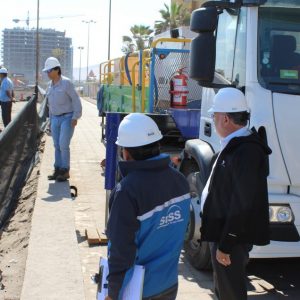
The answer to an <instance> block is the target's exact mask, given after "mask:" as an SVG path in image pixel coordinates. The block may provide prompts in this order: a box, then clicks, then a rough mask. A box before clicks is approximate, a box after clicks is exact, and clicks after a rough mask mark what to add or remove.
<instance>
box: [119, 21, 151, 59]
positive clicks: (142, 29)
mask: <svg viewBox="0 0 300 300" xmlns="http://www.w3.org/2000/svg"><path fill="white" fill-rule="evenodd" d="M130 32H131V34H132V36H127V35H124V36H123V37H122V40H123V47H122V52H124V53H129V52H133V51H134V50H144V49H147V48H150V43H151V40H152V37H151V34H152V33H153V29H151V28H150V26H144V25H133V26H132V27H130Z"/></svg>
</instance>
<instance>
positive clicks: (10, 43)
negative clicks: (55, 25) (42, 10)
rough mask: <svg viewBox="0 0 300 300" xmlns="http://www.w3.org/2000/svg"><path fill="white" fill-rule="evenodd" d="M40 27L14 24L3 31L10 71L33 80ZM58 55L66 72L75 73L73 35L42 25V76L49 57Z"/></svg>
mask: <svg viewBox="0 0 300 300" xmlns="http://www.w3.org/2000/svg"><path fill="white" fill-rule="evenodd" d="M36 53H37V46H36V30H35V29H24V28H13V29H4V30H3V33H2V61H3V65H4V66H5V67H6V68H7V69H8V71H9V73H10V74H22V75H23V76H24V77H23V78H25V79H26V81H28V82H29V83H34V82H35V77H36ZM49 56H54V57H56V58H58V59H59V61H60V63H61V68H62V73H63V75H65V76H67V77H69V78H71V79H72V77H73V48H72V39H71V38H68V37H66V34H65V32H61V31H56V30H54V29H39V72H40V73H39V76H40V79H41V78H42V77H43V78H44V79H47V78H45V76H44V75H43V74H42V69H43V66H44V62H45V60H46V59H47V58H48V57H49Z"/></svg>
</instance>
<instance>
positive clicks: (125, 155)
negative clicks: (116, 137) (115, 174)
mask: <svg viewBox="0 0 300 300" xmlns="http://www.w3.org/2000/svg"><path fill="white" fill-rule="evenodd" d="M122 151H123V159H124V160H126V161H127V160H133V158H132V156H131V155H130V153H129V152H128V151H127V150H126V148H123V149H122Z"/></svg>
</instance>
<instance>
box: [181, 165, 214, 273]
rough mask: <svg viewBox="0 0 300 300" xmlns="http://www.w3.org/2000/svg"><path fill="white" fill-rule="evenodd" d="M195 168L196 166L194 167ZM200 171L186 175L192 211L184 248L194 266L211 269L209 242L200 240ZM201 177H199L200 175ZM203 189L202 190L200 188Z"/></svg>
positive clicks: (200, 268) (201, 186)
mask: <svg viewBox="0 0 300 300" xmlns="http://www.w3.org/2000/svg"><path fill="white" fill-rule="evenodd" d="M193 169H194V168H193ZM198 173H199V172H195V171H192V172H191V173H189V174H188V175H187V176H186V177H187V180H188V183H189V185H190V193H191V197H192V201H191V213H190V222H189V225H188V229H187V233H186V238H185V242H184V250H185V254H186V256H187V259H188V260H189V262H190V263H191V264H192V266H193V267H194V268H196V269H198V270H210V269H211V268H212V265H211V258H210V250H209V244H208V242H200V238H201V236H200V226H201V224H200V223H199V222H200V217H199V213H200V198H199V197H200V196H201V193H202V189H203V184H202V185H199V184H196V180H197V174H198ZM198 178H199V177H198ZM200 189H201V190H200Z"/></svg>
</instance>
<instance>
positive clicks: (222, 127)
mask: <svg viewBox="0 0 300 300" xmlns="http://www.w3.org/2000/svg"><path fill="white" fill-rule="evenodd" d="M208 112H209V113H211V114H212V117H213V119H214V123H215V128H216V131H217V133H218V134H219V136H220V137H221V138H225V137H226V136H228V135H229V134H230V133H231V132H234V131H235V130H237V129H239V128H241V127H245V126H246V125H247V121H248V120H249V116H250V113H249V112H250V110H249V107H248V105H247V101H246V97H245V95H244V94H243V93H242V92H241V91H240V90H238V89H236V88H231V87H228V88H223V89H221V90H220V91H219V92H218V93H217V94H216V95H215V97H214V101H213V106H212V107H211V108H210V109H209V110H208ZM233 118H234V122H230V121H233ZM224 121H225V123H223V122H224ZM227 125H228V126H227ZM243 131H247V128H244V129H243ZM223 142H224V141H223ZM225 142H226V139H225Z"/></svg>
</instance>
